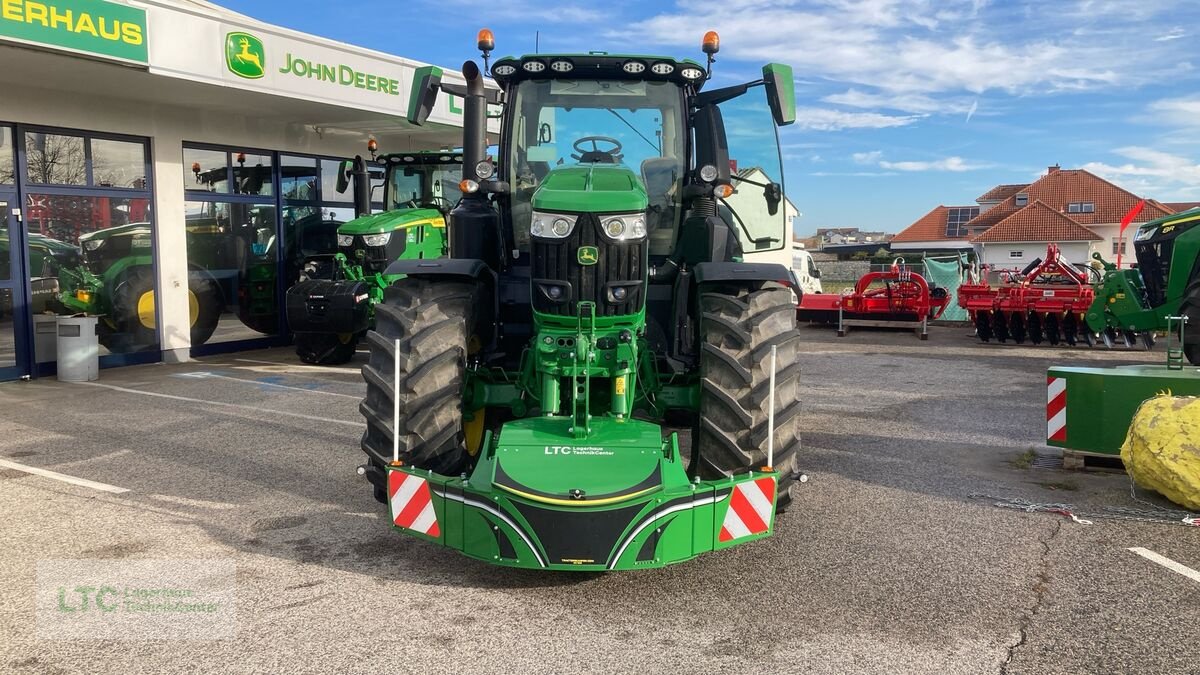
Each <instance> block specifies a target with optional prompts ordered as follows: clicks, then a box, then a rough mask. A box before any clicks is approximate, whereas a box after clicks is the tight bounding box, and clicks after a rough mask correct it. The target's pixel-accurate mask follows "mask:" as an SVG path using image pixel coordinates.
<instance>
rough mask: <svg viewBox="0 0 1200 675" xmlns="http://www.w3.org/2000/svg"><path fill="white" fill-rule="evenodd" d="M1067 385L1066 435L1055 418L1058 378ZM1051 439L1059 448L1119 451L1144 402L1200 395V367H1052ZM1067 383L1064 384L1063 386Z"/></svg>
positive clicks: (1049, 411) (1049, 378)
mask: <svg viewBox="0 0 1200 675" xmlns="http://www.w3.org/2000/svg"><path fill="white" fill-rule="evenodd" d="M1059 379H1061V380H1064V381H1065V383H1066V401H1065V403H1066V420H1065V421H1066V427H1065V435H1063V434H1062V433H1058V434H1057V437H1056V431H1059V426H1058V425H1056V424H1055V422H1054V415H1053V414H1052V413H1053V412H1055V410H1054V409H1053V406H1054V405H1055V401H1054V398H1055V397H1054V396H1053V392H1054V391H1055V389H1054V387H1055V386H1056V385H1055V380H1059ZM1047 386H1048V387H1049V388H1050V389H1049V391H1050V395H1048V397H1047V399H1048V400H1047V420H1048V423H1047V443H1048V444H1049V445H1052V446H1054V447H1058V448H1067V449H1070V450H1080V451H1084V452H1096V453H1102V454H1110V455H1117V454H1120V452H1121V444H1122V443H1124V442H1125V435H1126V434H1127V433H1128V431H1129V423H1130V421H1131V420H1132V419H1133V414H1134V413H1135V412H1137V409H1138V406H1140V405H1141V404H1142V402H1143V401H1145V400H1146V399H1149V398H1151V397H1153V396H1155V395H1156V394H1159V393H1164V392H1170V393H1171V394H1174V395H1176V396H1200V368H1195V367H1187V368H1184V369H1182V370H1174V369H1169V368H1168V367H1167V366H1165V365H1161V366H1160V365H1139V366H1121V367H1117V368H1050V369H1049V370H1048V371H1047ZM1060 386H1061V385H1060Z"/></svg>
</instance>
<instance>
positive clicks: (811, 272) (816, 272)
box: [808, 270, 821, 279]
mask: <svg viewBox="0 0 1200 675" xmlns="http://www.w3.org/2000/svg"><path fill="white" fill-rule="evenodd" d="M808 276H810V277H812V278H814V279H820V278H821V270H809V272H808Z"/></svg>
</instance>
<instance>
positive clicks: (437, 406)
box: [358, 277, 478, 476]
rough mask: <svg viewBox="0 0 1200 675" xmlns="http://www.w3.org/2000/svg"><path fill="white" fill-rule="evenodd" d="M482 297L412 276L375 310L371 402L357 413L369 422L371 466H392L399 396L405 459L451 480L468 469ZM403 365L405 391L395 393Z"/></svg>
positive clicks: (366, 370) (366, 374)
mask: <svg viewBox="0 0 1200 675" xmlns="http://www.w3.org/2000/svg"><path fill="white" fill-rule="evenodd" d="M477 295H478V294H477V288H476V286H475V284H472V283H466V282H459V281H438V282H432V281H427V280H423V279H414V278H412V277H407V278H404V279H401V280H399V281H397V282H396V283H395V284H393V285H391V286H389V287H388V288H387V289H386V290H385V291H384V294H383V302H381V303H379V304H378V305H377V306H376V307H375V329H374V330H371V331H368V332H367V346H368V347H370V349H371V356H370V360H369V361H368V362H367V364H366V365H365V366H363V369H362V373H363V379H364V380H366V382H367V396H366V398H365V399H363V402H362V404H361V405H360V406H359V408H358V409H359V411H360V412H361V413H362V414H363V417H365V418H366V419H367V430H366V432H364V433H363V437H362V448H363V450H365V451H366V453H367V454H368V455H369V456H370V457H371V458H372V460H373V461H375V462H378V463H381V464H386V463H387V462H389V461H391V458H392V432H393V429H392V414H393V410H392V405H393V400H394V399H393V398H392V397H393V396H398V397H399V400H400V419H399V429H398V430H397V431H398V433H399V438H400V459H401V460H402V461H404V462H405V464H407V465H409V466H413V467H416V468H418V469H429V470H432V471H436V472H437V473H440V474H443V475H450V476H456V475H458V474H459V473H461V472H462V471H464V470H465V469H466V468H467V465H468V462H469V461H470V459H471V457H470V455H469V454H468V452H467V448H466V445H465V443H464V435H463V411H462V397H463V381H464V373H465V369H466V358H467V345H468V339H469V336H470V335H471V331H472V330H473V328H474V325H473V324H474V317H475V306H476V301H477ZM396 340H399V341H400V350H399V352H398V353H397V352H396V349H395V341H396ZM397 365H398V367H399V370H400V388H399V391H398V392H394V391H393V387H392V381H393V380H392V378H393V376H394V372H393V368H395V367H397Z"/></svg>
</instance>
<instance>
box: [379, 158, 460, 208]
mask: <svg viewBox="0 0 1200 675" xmlns="http://www.w3.org/2000/svg"><path fill="white" fill-rule="evenodd" d="M461 174H462V167H461V166H460V165H458V164H454V165H437V164H428V165H412V166H402V165H392V166H390V167H388V191H387V193H388V196H387V202H388V204H387V210H388V211H394V210H396V209H411V208H416V207H421V208H435V209H441V210H442V211H449V210H450V209H452V208H454V205H455V204H457V203H458V200H460V199H462V191H460V190H459V189H458V181H459V178H460V177H461Z"/></svg>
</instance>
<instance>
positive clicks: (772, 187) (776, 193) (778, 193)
mask: <svg viewBox="0 0 1200 675" xmlns="http://www.w3.org/2000/svg"><path fill="white" fill-rule="evenodd" d="M763 198H764V199H766V200H767V213H769V214H771V215H772V216H773V215H775V214H776V213H779V202H781V201H783V187H782V186H780V185H779V183H767V185H766V187H764V188H763Z"/></svg>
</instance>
